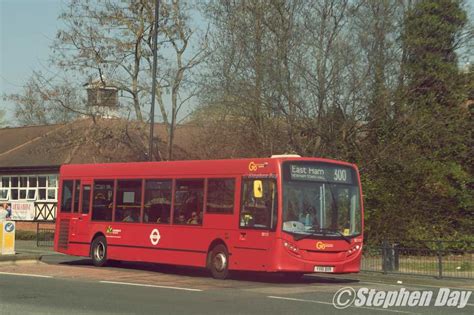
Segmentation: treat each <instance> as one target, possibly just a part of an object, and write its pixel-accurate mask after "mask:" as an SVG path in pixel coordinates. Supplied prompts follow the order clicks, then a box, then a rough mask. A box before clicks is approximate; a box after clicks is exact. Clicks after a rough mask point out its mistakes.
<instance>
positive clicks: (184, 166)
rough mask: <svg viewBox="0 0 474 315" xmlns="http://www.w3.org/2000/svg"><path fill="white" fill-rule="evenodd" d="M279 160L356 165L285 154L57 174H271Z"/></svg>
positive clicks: (65, 168) (74, 167) (74, 168)
mask: <svg viewBox="0 0 474 315" xmlns="http://www.w3.org/2000/svg"><path fill="white" fill-rule="evenodd" d="M283 161H308V162H323V163H334V164H339V165H345V166H349V167H355V168H356V166H355V165H354V164H351V163H347V162H343V161H338V160H332V159H325V158H311V157H295V156H290V155H287V156H278V157H271V158H245V159H221V160H182V161H159V162H125V163H100V164H65V165H62V166H61V169H60V174H61V176H63V177H93V178H98V177H102V178H107V177H117V175H118V174H120V176H124V177H133V176H142V177H143V176H145V177H148V176H150V177H151V176H160V177H163V176H170V177H171V176H199V175H201V176H202V175H209V176H213V175H215V176H219V175H222V176H224V175H252V174H271V173H277V171H278V168H279V165H280V164H281V162H283Z"/></svg>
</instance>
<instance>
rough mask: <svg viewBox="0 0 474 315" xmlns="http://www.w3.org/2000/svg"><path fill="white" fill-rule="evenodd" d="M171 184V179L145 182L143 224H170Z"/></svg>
mask: <svg viewBox="0 0 474 315" xmlns="http://www.w3.org/2000/svg"><path fill="white" fill-rule="evenodd" d="M171 183H172V181H171V180H170V179H149V180H146V181H145V203H144V209H143V222H145V223H146V222H148V223H170V213H171Z"/></svg>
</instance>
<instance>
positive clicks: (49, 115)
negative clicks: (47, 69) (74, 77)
mask: <svg viewBox="0 0 474 315" xmlns="http://www.w3.org/2000/svg"><path fill="white" fill-rule="evenodd" d="M3 98H4V99H5V100H8V101H10V102H12V103H14V104H15V116H16V118H17V119H18V122H19V123H20V124H21V125H47V124H54V123H64V122H67V121H70V120H72V119H74V118H76V117H78V115H87V114H88V112H87V111H86V109H85V102H84V100H83V99H82V98H81V95H80V93H78V92H77V90H76V89H75V88H74V85H73V84H72V83H70V82H68V81H61V82H59V83H58V82H57V81H55V80H54V78H49V77H46V76H45V75H44V74H43V73H41V72H34V73H33V74H32V76H31V77H30V78H29V80H28V81H27V82H26V84H25V86H24V87H23V90H22V91H21V92H20V93H13V94H9V95H4V96H3Z"/></svg>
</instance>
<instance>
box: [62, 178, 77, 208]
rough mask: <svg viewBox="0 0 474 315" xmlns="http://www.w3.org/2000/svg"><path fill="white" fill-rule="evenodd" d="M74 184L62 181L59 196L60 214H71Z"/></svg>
mask: <svg viewBox="0 0 474 315" xmlns="http://www.w3.org/2000/svg"><path fill="white" fill-rule="evenodd" d="M73 186H74V182H73V181H72V180H65V181H63V189H62V195H61V212H71V210H72V192H73Z"/></svg>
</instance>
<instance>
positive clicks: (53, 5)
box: [0, 0, 474, 125]
mask: <svg viewBox="0 0 474 315" xmlns="http://www.w3.org/2000/svg"><path fill="white" fill-rule="evenodd" d="M466 2H467V4H468V11H469V15H470V18H471V19H473V16H474V10H473V7H474V0H466ZM62 6H64V4H63V1H61V0H0V61H1V62H0V110H5V111H6V114H7V115H6V118H7V123H8V124H9V125H15V122H14V115H13V104H11V103H8V102H5V101H4V100H2V98H1V95H3V94H4V93H6V94H11V93H18V92H20V91H21V89H22V86H23V84H25V82H26V81H27V80H28V78H29V77H30V76H31V74H32V72H33V71H43V72H47V71H48V69H47V64H48V57H49V55H50V52H51V50H50V45H51V44H52V42H53V39H54V38H55V36H56V32H57V30H58V29H59V28H60V27H61V25H62V22H61V21H59V20H58V16H59V14H60V12H61V8H62ZM469 59H471V62H472V60H473V59H474V57H471V58H469Z"/></svg>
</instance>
